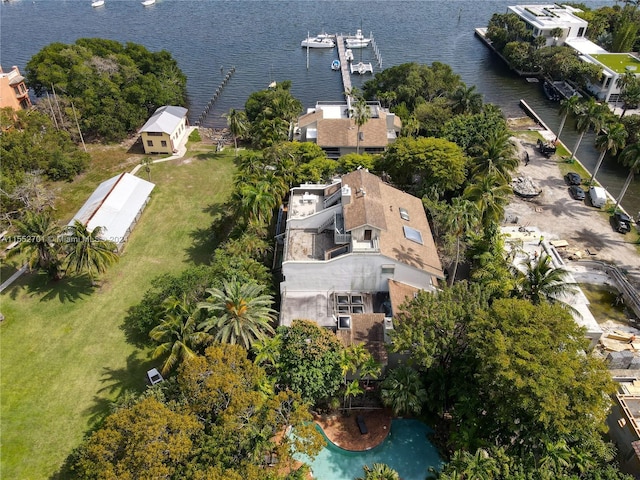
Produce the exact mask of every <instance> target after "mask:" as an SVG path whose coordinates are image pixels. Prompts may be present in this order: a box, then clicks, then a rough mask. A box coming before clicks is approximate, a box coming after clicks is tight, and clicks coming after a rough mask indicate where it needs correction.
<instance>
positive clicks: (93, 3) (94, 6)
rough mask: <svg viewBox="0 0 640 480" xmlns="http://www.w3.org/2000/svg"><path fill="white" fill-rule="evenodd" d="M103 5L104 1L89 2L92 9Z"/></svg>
mask: <svg viewBox="0 0 640 480" xmlns="http://www.w3.org/2000/svg"><path fill="white" fill-rule="evenodd" d="M103 5H104V0H96V1H95V2H91V6H92V7H93V8H97V7H102V6H103Z"/></svg>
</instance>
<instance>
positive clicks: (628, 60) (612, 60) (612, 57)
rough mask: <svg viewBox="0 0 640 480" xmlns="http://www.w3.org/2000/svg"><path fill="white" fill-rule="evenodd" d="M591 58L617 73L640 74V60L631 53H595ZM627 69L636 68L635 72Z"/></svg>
mask: <svg viewBox="0 0 640 480" xmlns="http://www.w3.org/2000/svg"><path fill="white" fill-rule="evenodd" d="M591 56H592V57H593V58H595V59H596V60H598V61H599V62H602V64H603V65H604V66H606V67H609V68H610V69H611V70H613V71H614V72H616V73H626V72H628V71H631V72H632V73H638V70H640V60H637V59H636V58H635V57H633V56H632V55H631V54H629V53H594V54H593V55H591ZM627 67H631V68H633V67H636V68H635V70H627Z"/></svg>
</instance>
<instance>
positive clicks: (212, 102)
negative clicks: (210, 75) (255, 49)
mask: <svg viewBox="0 0 640 480" xmlns="http://www.w3.org/2000/svg"><path fill="white" fill-rule="evenodd" d="M221 70H222V68H221ZM235 71H236V67H235V66H233V67H231V69H230V70H229V71H228V72H227V74H226V75H225V76H224V79H223V80H222V82H220V85H218V88H216V91H215V93H214V94H213V96H212V97H211V99H210V100H209V103H207V105H206V107H204V110H203V111H202V113H201V114H200V116H199V117H198V120H196V122H195V125H196V126H198V127H199V126H201V125H202V124H203V123H204V121H205V120H206V119H207V115H209V110H210V109H211V108H213V106H214V105H215V103H216V100H218V97H219V96H220V94H221V93H222V89H223V88H224V87H225V86H226V85H227V83H228V82H229V80H231V76H232V75H233V74H234V73H235Z"/></svg>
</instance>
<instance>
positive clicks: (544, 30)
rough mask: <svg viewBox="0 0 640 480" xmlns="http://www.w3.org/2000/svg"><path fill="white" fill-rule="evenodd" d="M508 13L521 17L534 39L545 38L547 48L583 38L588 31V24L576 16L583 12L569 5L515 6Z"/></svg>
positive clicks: (509, 8)
mask: <svg viewBox="0 0 640 480" xmlns="http://www.w3.org/2000/svg"><path fill="white" fill-rule="evenodd" d="M507 12H508V13H514V14H516V15H517V16H518V17H520V19H521V20H522V21H523V22H524V23H525V24H526V25H527V29H528V30H529V31H530V32H531V34H532V35H533V36H534V37H544V38H545V39H546V44H545V45H546V46H549V45H564V43H565V42H566V41H567V40H569V39H572V38H583V37H584V35H585V33H586V31H587V26H588V22H587V21H586V20H583V19H582V18H580V17H578V16H577V15H576V13H579V12H582V10H580V9H579V8H575V7H571V6H569V5H557V4H551V5H514V6H510V7H508V9H507ZM558 32H561V33H560V35H558V34H557V33H558Z"/></svg>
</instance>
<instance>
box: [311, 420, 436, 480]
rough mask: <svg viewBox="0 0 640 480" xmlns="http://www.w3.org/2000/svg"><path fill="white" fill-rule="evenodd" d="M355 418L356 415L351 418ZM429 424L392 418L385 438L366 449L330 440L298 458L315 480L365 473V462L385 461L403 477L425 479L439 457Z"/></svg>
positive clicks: (345, 478) (336, 479) (347, 478)
mask: <svg viewBox="0 0 640 480" xmlns="http://www.w3.org/2000/svg"><path fill="white" fill-rule="evenodd" d="M354 421H355V419H354ZM429 433H430V429H429V427H427V426H426V425H425V424H424V423H422V422H420V421H418V420H408V419H395V420H393V422H392V424H391V433H390V434H389V436H388V437H387V438H386V439H385V441H384V442H383V443H382V444H381V445H379V446H377V447H375V448H373V449H371V450H369V451H366V452H347V451H345V450H343V449H341V448H338V447H336V446H335V445H333V444H332V443H331V442H328V446H326V447H325V448H323V449H322V451H321V452H320V453H319V454H318V456H317V457H316V458H315V459H314V460H313V461H312V462H309V461H308V458H307V459H305V458H301V460H303V461H305V463H307V464H308V465H310V466H311V470H312V471H313V478H316V479H318V480H353V479H354V478H360V477H363V476H364V470H363V469H362V467H363V466H364V465H369V466H372V465H373V464H374V463H385V464H387V465H389V466H390V467H391V468H393V469H394V470H396V471H397V472H398V473H399V474H400V478H402V479H403V480H424V478H425V477H426V476H427V472H428V468H429V467H434V468H438V469H439V468H440V467H441V465H442V460H441V459H440V457H439V456H438V452H437V450H436V448H435V447H434V446H433V445H432V444H431V442H429V440H428V438H427V435H428V434H429Z"/></svg>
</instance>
